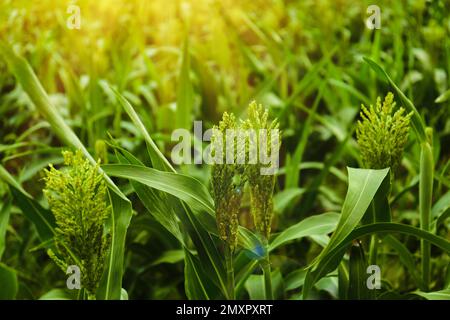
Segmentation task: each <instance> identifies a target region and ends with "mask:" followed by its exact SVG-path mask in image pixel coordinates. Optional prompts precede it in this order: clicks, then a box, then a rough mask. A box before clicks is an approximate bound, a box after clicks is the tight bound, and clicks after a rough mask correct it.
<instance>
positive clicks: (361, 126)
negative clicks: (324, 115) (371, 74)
mask: <svg viewBox="0 0 450 320" xmlns="http://www.w3.org/2000/svg"><path fill="white" fill-rule="evenodd" d="M395 105H396V103H395V102H394V95H393V94H392V93H391V92H389V93H388V94H387V95H386V97H385V98H384V101H383V102H381V98H380V97H378V99H377V103H376V105H375V106H373V105H371V106H370V108H369V109H367V108H366V107H365V106H364V105H362V111H361V112H360V116H361V119H362V121H360V120H359V121H358V124H357V129H356V137H357V140H358V144H359V148H360V150H361V155H362V161H363V165H364V166H365V167H366V168H368V169H384V168H391V170H390V174H388V177H387V178H386V180H385V181H384V182H383V184H382V187H381V188H380V191H379V192H377V194H376V195H375V197H374V199H373V201H372V203H371V206H370V208H369V210H370V211H371V212H372V222H383V221H390V217H391V214H390V206H389V194H390V190H391V180H392V179H393V172H395V170H396V168H397V167H398V166H399V164H400V162H401V159H402V156H403V149H404V146H405V144H406V142H407V140H408V132H409V121H410V118H411V116H412V112H411V113H409V114H405V109H404V108H403V107H400V108H399V109H398V110H397V111H395V112H394V108H395ZM377 243H378V239H377V236H376V235H372V239H371V244H370V258H369V260H370V261H369V262H370V263H371V264H376V256H377V251H378V250H377V247H378V245H377Z"/></svg>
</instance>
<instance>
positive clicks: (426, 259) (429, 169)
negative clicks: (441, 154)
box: [419, 142, 434, 290]
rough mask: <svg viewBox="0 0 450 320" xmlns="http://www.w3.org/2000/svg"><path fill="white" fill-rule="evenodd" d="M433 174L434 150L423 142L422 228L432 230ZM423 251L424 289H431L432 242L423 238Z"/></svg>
mask: <svg viewBox="0 0 450 320" xmlns="http://www.w3.org/2000/svg"><path fill="white" fill-rule="evenodd" d="M433 174H434V162H433V151H432V147H431V144H430V143H429V142H423V143H422V145H421V153H420V183H419V207H420V228H421V229H422V230H424V231H428V232H429V231H430V224H431V205H432V195H433ZM420 247H421V251H422V279H423V284H424V289H425V290H429V286H430V255H431V247H430V244H429V243H428V242H427V241H425V240H421V243H420Z"/></svg>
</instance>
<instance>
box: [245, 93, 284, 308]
mask: <svg viewBox="0 0 450 320" xmlns="http://www.w3.org/2000/svg"><path fill="white" fill-rule="evenodd" d="M278 127H279V124H278V122H277V120H273V121H272V122H270V121H269V119H268V111H267V110H264V109H263V107H262V105H258V104H257V103H256V102H255V101H253V102H251V103H250V105H249V109H248V119H247V120H245V121H244V122H243V124H242V128H243V129H245V130H255V132H256V148H257V152H258V155H260V154H261V153H260V151H261V150H260V148H263V147H265V148H266V150H267V154H269V153H270V154H272V153H273V152H278V151H279V146H280V141H279V140H278V141H275V144H273V143H272V139H279V136H278V137H274V136H272V130H278ZM264 130H266V131H264ZM272 146H276V149H275V150H272ZM247 153H248V158H249V159H250V157H251V155H250V146H249V145H248V146H247ZM259 160H261V159H259ZM263 166H264V164H262V163H261V161H257V163H256V164H248V165H247V166H246V169H245V175H246V177H247V179H248V184H249V187H250V211H251V214H252V217H253V221H254V225H255V228H256V231H257V232H258V233H259V234H260V235H261V236H262V239H263V244H264V245H265V247H266V248H265V252H266V256H265V258H264V259H263V260H262V268H263V272H264V279H265V291H266V298H267V299H273V292H272V281H271V271H270V258H269V251H268V245H267V244H268V241H269V239H270V232H271V224H272V217H273V191H274V186H275V175H274V174H267V175H264V174H262V173H261V169H262V168H263Z"/></svg>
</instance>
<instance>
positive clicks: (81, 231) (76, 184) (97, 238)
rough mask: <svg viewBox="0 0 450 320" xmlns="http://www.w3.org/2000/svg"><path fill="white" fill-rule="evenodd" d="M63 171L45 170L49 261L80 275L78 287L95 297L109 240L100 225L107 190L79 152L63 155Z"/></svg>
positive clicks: (106, 207) (106, 210)
mask: <svg viewBox="0 0 450 320" xmlns="http://www.w3.org/2000/svg"><path fill="white" fill-rule="evenodd" d="M63 156H64V164H65V165H66V166H67V167H66V168H64V169H61V170H57V169H55V168H54V167H53V166H52V165H50V170H45V174H46V177H45V189H44V195H45V196H46V198H47V200H48V203H49V205H50V209H51V210H52V212H53V214H54V216H55V219H56V225H57V227H56V228H55V230H56V235H55V250H49V255H50V257H51V258H52V259H53V260H54V261H55V262H56V264H57V265H58V266H59V267H60V268H61V269H62V270H63V271H64V272H66V270H67V267H68V266H69V265H77V266H78V267H79V268H80V271H81V285H82V286H83V287H84V288H86V290H87V291H88V293H89V294H90V295H93V294H95V291H96V289H97V287H98V283H99V281H100V278H101V276H102V274H103V269H104V262H105V258H106V254H107V252H108V249H109V244H110V237H109V234H108V235H107V234H106V233H105V231H104V222H105V220H106V219H107V217H108V216H109V214H110V212H111V207H110V206H109V205H108V203H107V187H106V184H105V181H104V179H103V176H102V175H101V174H100V173H99V171H98V166H99V164H97V165H96V166H93V165H91V163H90V162H89V160H87V159H86V158H84V156H83V154H82V152H81V151H77V152H76V153H75V154H74V153H72V152H69V151H66V152H63Z"/></svg>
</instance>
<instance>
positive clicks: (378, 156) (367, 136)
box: [356, 92, 412, 171]
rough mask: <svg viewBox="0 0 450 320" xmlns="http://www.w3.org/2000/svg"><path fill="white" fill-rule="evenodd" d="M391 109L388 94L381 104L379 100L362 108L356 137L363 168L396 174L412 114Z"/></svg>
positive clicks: (392, 97) (392, 102) (389, 95)
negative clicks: (388, 169) (388, 170)
mask: <svg viewBox="0 0 450 320" xmlns="http://www.w3.org/2000/svg"><path fill="white" fill-rule="evenodd" d="M394 107H395V102H394V95H393V94H392V93H391V92H389V93H388V94H387V95H386V97H385V99H384V102H383V104H382V103H381V99H380V98H379V97H378V99H377V104H376V106H375V107H374V106H373V105H371V106H370V109H367V108H366V107H365V106H364V105H363V106H362V111H361V113H360V115H361V118H362V121H358V126H357V129H356V137H357V140H358V144H359V147H360V149H361V155H362V160H363V163H364V166H365V167H366V168H370V169H383V168H387V167H390V168H391V169H392V170H393V171H395V169H396V168H397V167H398V166H399V164H400V162H401V159H402V154H403V149H404V146H405V144H406V142H407V140H408V131H409V121H410V118H411V116H412V113H410V114H406V115H405V109H404V108H403V107H401V108H399V109H398V110H397V111H396V112H395V113H394V112H393V111H394Z"/></svg>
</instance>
